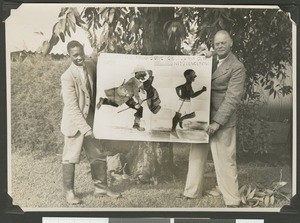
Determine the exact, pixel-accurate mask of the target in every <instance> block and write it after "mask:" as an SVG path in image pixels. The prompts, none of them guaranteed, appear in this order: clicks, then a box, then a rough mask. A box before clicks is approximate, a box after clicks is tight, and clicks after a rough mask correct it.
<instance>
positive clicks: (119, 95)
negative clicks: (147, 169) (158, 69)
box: [97, 66, 160, 131]
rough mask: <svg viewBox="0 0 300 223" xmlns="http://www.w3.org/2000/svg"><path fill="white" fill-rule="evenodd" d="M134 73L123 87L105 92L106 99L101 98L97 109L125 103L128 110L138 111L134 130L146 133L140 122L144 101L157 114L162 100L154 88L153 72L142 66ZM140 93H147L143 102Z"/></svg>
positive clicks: (135, 116)
mask: <svg viewBox="0 0 300 223" xmlns="http://www.w3.org/2000/svg"><path fill="white" fill-rule="evenodd" d="M133 73H134V77H132V78H130V79H129V80H128V81H126V82H125V81H124V82H123V84H122V85H121V86H119V87H114V88H110V89H106V90H104V93H105V95H106V98H102V97H100V99H99V102H98V104H97V108H98V109H100V107H101V106H102V105H110V106H114V107H119V106H120V105H122V104H124V103H125V104H126V105H127V106H128V108H132V109H134V110H136V113H135V114H134V123H133V128H134V129H137V130H138V131H145V128H144V127H142V126H140V121H141V118H142V117H143V106H142V104H143V102H144V101H147V104H148V107H149V109H150V111H152V112H153V113H154V114H156V113H157V112H158V111H159V110H160V99H159V95H158V92H157V91H156V89H155V88H154V87H153V86H152V82H153V78H154V77H153V75H152V71H151V70H146V69H145V68H144V67H142V66H136V67H135V68H134V71H133ZM140 93H142V94H146V93H147V95H146V99H144V100H142V99H141V97H140ZM124 110H127V109H124ZM124 110H122V111H124ZM122 111H119V112H122Z"/></svg>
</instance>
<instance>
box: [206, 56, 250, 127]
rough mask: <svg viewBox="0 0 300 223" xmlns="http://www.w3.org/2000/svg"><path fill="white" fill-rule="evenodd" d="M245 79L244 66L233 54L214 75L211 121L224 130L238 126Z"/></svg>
mask: <svg viewBox="0 0 300 223" xmlns="http://www.w3.org/2000/svg"><path fill="white" fill-rule="evenodd" d="M245 77H246V70H245V67H244V65H243V64H242V63H241V62H240V61H239V60H238V59H237V58H236V56H235V55H234V54H232V53H231V52H230V53H229V55H228V57H227V58H226V59H225V60H224V61H223V62H222V64H221V65H220V66H219V67H218V68H217V69H216V71H215V72H214V73H213V74H212V82H211V120H212V121H215V122H217V123H219V124H221V127H222V128H226V127H232V126H235V125H236V109H237V105H238V104H239V103H240V102H241V99H242V96H243V93H244V84H245Z"/></svg>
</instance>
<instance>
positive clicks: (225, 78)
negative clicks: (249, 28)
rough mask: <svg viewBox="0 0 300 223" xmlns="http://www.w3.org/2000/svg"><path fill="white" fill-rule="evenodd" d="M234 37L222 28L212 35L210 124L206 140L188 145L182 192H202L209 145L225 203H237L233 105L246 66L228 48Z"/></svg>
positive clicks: (241, 90) (191, 194)
mask: <svg viewBox="0 0 300 223" xmlns="http://www.w3.org/2000/svg"><path fill="white" fill-rule="evenodd" d="M232 45H233V41H232V39H231V37H230V35H229V34H228V32H226V31H224V30H220V31H218V32H217V33H216V34H215V36H214V49H215V53H216V56H215V57H214V58H213V73H212V82H211V116H210V117H211V124H210V125H209V126H208V127H207V129H206V131H207V133H208V134H209V135H210V136H211V137H210V142H209V144H194V145H191V149H190V155H189V169H188V175H187V180H186V186H185V190H184V193H183V196H184V197H186V198H196V197H200V196H201V195H202V190H203V175H204V169H205V163H206V159H207V154H208V151H209V147H210V148H211V151H212V156H213V160H214V165H215V171H216V177H217V182H218V186H219V188H220V191H221V193H222V195H223V199H224V201H225V204H226V206H227V207H237V206H239V205H240V201H241V199H240V194H239V190H238V189H239V187H238V179H237V166H236V109H237V106H238V104H239V103H240V102H241V99H242V96H243V93H244V82H245V76H246V74H245V68H244V65H243V64H242V63H241V62H240V61H239V60H238V59H237V58H236V56H235V55H234V54H233V53H232V52H231V47H232Z"/></svg>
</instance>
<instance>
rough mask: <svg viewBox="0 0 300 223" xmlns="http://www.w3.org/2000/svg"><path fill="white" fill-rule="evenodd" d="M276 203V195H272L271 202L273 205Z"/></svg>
mask: <svg viewBox="0 0 300 223" xmlns="http://www.w3.org/2000/svg"><path fill="white" fill-rule="evenodd" d="M274 203H275V197H274V195H272V196H271V197H270V204H271V205H274Z"/></svg>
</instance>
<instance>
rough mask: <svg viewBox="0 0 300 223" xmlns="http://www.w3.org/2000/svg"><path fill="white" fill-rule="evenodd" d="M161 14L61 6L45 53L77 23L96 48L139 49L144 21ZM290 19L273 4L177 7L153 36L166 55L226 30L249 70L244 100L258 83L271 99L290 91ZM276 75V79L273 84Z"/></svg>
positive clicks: (251, 96)
mask: <svg viewBox="0 0 300 223" xmlns="http://www.w3.org/2000/svg"><path fill="white" fill-rule="evenodd" d="M151 10H152V11H153V12H152V11H151ZM150 11H151V12H150ZM160 14H162V9H161V8H157V10H155V9H154V8H151V7H103V8H102V7H100V8H94V7H86V8H84V9H83V10H82V12H80V13H79V12H78V10H77V9H76V8H62V9H61V12H60V14H59V21H58V22H57V23H56V24H55V25H54V27H53V35H52V37H51V40H50V43H51V44H50V45H51V47H50V48H49V52H50V50H51V48H52V46H53V45H55V44H56V43H57V42H58V41H59V38H60V39H61V40H62V41H64V37H65V35H69V36H71V32H70V30H73V31H74V32H75V31H76V26H79V27H81V28H82V29H84V30H85V31H86V32H87V35H88V37H89V40H90V44H91V46H92V47H95V48H97V50H98V51H105V52H115V53H133V54H139V53H141V52H142V51H143V49H145V48H146V47H147V46H145V44H146V42H147V41H146V37H147V36H148V35H149V33H148V32H147V31H148V30H149V29H150V27H146V24H147V23H149V22H150V23H151V21H152V20H154V21H157V20H159V19H161V16H160ZM291 24H292V23H291V22H290V20H289V17H288V16H287V15H286V14H285V13H284V12H283V11H281V10H277V9H238V8H227V9H226V8H199V7H197V8H192V7H178V8H176V10H175V11H174V15H173V19H172V20H168V21H167V22H165V23H164V26H162V27H161V29H163V30H162V32H161V34H162V35H163V36H164V39H163V40H161V39H159V38H158V37H156V38H157V39H153V41H154V42H157V41H158V42H159V41H160V42H159V43H160V44H161V47H162V48H165V49H164V50H162V52H165V54H168V47H170V45H171V46H172V47H173V48H175V49H173V51H172V50H171V52H173V53H174V54H181V53H182V52H178V47H180V46H181V44H180V43H178V42H181V41H183V42H185V44H186V45H189V51H185V53H187V54H193V53H195V52H197V51H198V49H199V48H200V47H201V46H203V44H204V45H206V46H207V47H208V49H210V48H212V47H213V42H212V41H213V40H212V38H213V36H214V34H215V33H216V32H217V31H218V30H220V29H225V30H228V31H229V33H230V34H231V36H232V38H233V41H234V46H233V49H232V50H233V52H234V53H235V54H236V55H237V56H238V57H239V58H240V60H241V61H243V63H244V65H245V67H246V69H247V81H246V93H245V100H246V99H258V98H259V97H260V93H259V92H258V91H256V90H255V86H256V85H261V86H263V87H265V89H266V90H269V94H270V95H274V98H275V97H276V96H277V95H283V96H284V95H287V94H290V93H291V91H292V87H291V86H288V85H286V83H285V79H286V67H285V63H286V62H288V63H290V64H291V61H292V50H291V49H292V40H291V33H292V27H291ZM152 26H157V23H154V24H152ZM152 28H153V27H152ZM150 35H151V34H150ZM191 37H192V38H191ZM189 40H190V41H189ZM173 42H174V43H173ZM152 44H153V45H154V44H155V43H152ZM180 48H181V47H180ZM176 49H177V50H176ZM179 50H182V49H179ZM274 78H275V79H278V80H280V83H279V84H274Z"/></svg>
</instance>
